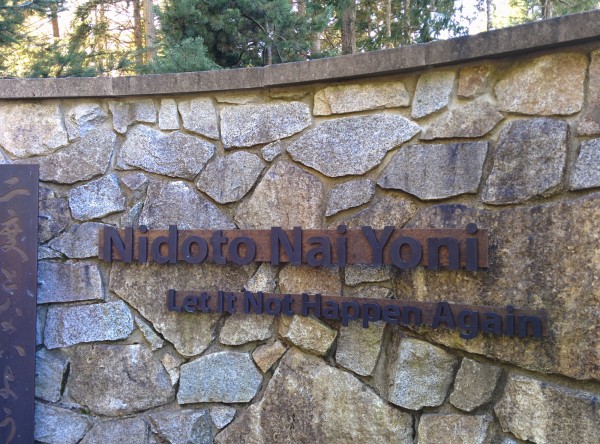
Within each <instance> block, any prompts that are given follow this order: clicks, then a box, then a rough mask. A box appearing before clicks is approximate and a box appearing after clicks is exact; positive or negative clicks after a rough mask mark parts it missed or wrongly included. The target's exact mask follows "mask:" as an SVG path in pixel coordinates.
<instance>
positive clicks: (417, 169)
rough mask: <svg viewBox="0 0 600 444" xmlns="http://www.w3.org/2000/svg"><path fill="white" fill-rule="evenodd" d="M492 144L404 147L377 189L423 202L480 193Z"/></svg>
mask: <svg viewBox="0 0 600 444" xmlns="http://www.w3.org/2000/svg"><path fill="white" fill-rule="evenodd" d="M487 150H488V142H464V143H450V144H435V145H410V146H407V147H403V148H401V149H400V150H398V152H397V153H396V154H395V155H394V157H393V158H392V160H391V161H390V163H389V164H388V166H386V167H385V169H384V170H383V172H382V173H381V176H380V177H379V180H378V181H377V185H379V186H380V187H382V188H388V189H394V190H402V191H406V192H407V193H410V194H413V195H415V196H417V197H418V198H419V199H421V200H432V199H445V198H447V197H451V196H457V195H459V194H465V193H477V188H478V187H479V182H480V181H481V174H482V172H483V163H484V162H485V157H486V155H487Z"/></svg>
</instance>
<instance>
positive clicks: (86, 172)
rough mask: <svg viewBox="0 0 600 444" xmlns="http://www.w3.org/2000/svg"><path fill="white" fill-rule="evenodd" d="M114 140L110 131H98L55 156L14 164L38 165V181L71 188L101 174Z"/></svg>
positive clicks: (95, 130) (92, 132)
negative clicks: (55, 183)
mask: <svg viewBox="0 0 600 444" xmlns="http://www.w3.org/2000/svg"><path fill="white" fill-rule="evenodd" d="M116 140H117V136H116V135H115V133H113V132H112V131H110V130H107V129H105V128H97V129H94V130H91V131H89V132H88V133H86V135H85V136H83V137H81V138H80V139H77V140H76V141H74V142H72V143H71V144H69V146H67V147H65V148H63V149H61V150H60V151H57V152H56V153H53V154H49V155H47V156H43V157H34V158H31V159H27V160H23V161H15V163H27V164H29V163H37V164H38V165H39V166H40V180H42V181H45V182H57V183H68V184H71V183H75V182H79V181H81V180H88V179H92V178H94V177H96V176H100V175H102V174H104V173H105V171H106V169H107V168H108V165H109V164H110V158H111V155H112V152H113V149H114V146H115V142H116Z"/></svg>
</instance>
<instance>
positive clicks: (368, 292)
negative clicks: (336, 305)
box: [344, 285, 392, 299]
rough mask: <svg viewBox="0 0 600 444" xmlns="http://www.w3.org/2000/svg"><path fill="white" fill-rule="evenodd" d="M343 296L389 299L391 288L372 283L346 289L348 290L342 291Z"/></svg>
mask: <svg viewBox="0 0 600 444" xmlns="http://www.w3.org/2000/svg"><path fill="white" fill-rule="evenodd" d="M344 296H348V297H352V298H372V299H390V298H391V297H392V290H390V289H389V288H387V287H379V286H374V285H369V286H367V287H364V286H360V287H355V288H350V289H348V291H346V292H344Z"/></svg>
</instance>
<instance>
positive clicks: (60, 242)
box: [48, 222, 107, 259]
mask: <svg viewBox="0 0 600 444" xmlns="http://www.w3.org/2000/svg"><path fill="white" fill-rule="evenodd" d="M105 226H107V225H106V224H102V223H99V222H84V223H82V224H73V225H71V226H70V227H69V229H68V230H67V231H66V232H64V233H62V234H61V235H60V236H58V237H56V238H54V239H52V240H51V241H50V242H49V243H48V246H49V247H50V248H52V249H53V250H55V251H58V252H59V253H61V254H64V255H65V256H67V257H68V258H71V259H84V258H88V257H98V233H99V232H100V230H101V229H102V228H103V227H105Z"/></svg>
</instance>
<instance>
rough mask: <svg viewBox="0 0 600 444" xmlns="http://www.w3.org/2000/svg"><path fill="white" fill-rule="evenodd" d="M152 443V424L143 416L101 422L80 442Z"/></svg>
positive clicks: (90, 443) (93, 443)
mask: <svg viewBox="0 0 600 444" xmlns="http://www.w3.org/2000/svg"><path fill="white" fill-rule="evenodd" d="M117 442H123V443H125V442H126V443H127V444H150V426H149V425H148V424H147V423H146V422H145V421H144V420H143V419H142V418H127V419H118V420H116V421H103V422H99V423H97V424H96V425H94V427H92V430H90V431H89V432H88V433H87V434H86V435H85V437H84V438H83V440H81V443H80V444H108V443H117Z"/></svg>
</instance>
